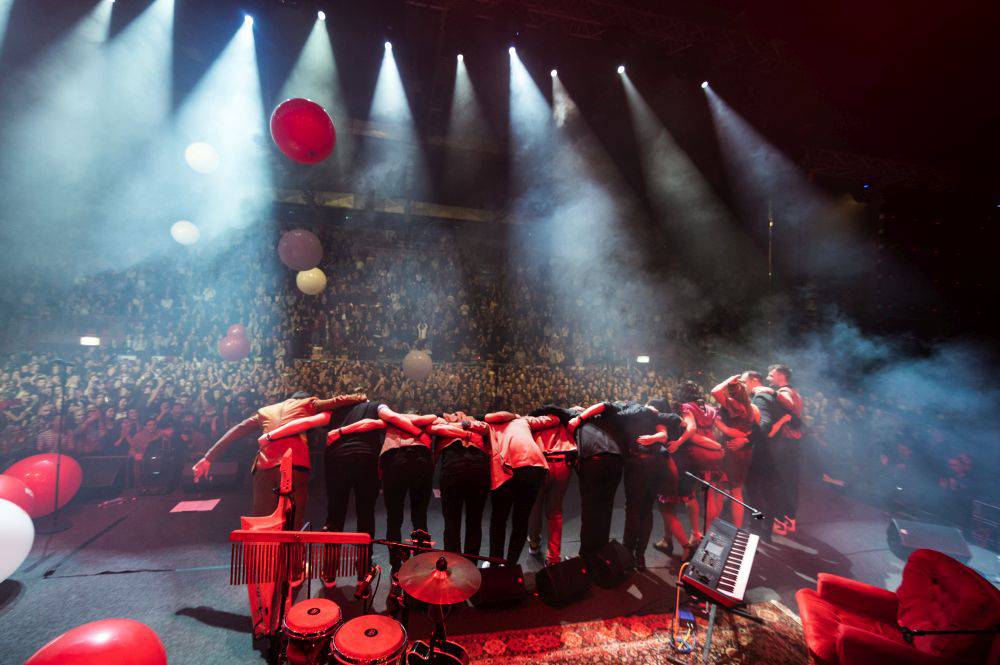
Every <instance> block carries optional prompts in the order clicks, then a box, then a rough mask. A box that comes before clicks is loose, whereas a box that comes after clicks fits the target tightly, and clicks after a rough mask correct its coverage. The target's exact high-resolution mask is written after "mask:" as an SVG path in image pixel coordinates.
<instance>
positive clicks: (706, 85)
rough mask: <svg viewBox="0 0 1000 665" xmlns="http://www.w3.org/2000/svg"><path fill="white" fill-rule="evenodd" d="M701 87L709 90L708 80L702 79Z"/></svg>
mask: <svg viewBox="0 0 1000 665" xmlns="http://www.w3.org/2000/svg"><path fill="white" fill-rule="evenodd" d="M701 89H702V90H707V89H708V81H702V82H701Z"/></svg>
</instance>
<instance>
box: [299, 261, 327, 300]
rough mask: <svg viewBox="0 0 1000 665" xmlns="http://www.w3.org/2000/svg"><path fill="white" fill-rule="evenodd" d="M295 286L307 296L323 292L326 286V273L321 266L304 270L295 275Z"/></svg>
mask: <svg viewBox="0 0 1000 665" xmlns="http://www.w3.org/2000/svg"><path fill="white" fill-rule="evenodd" d="M295 286H297V287H299V291H301V292H302V293H304V294H306V295H307V296H314V295H316V294H318V293H322V292H323V289H325V288H326V274H325V273H324V272H323V271H322V270H320V269H319V268H312V269H311V270H303V271H301V272H300V273H299V274H297V275H296V276H295Z"/></svg>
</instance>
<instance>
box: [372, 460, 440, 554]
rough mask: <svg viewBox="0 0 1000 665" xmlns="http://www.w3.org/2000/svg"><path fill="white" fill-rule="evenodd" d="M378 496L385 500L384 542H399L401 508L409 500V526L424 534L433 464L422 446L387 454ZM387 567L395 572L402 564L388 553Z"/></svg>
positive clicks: (401, 532)
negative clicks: (380, 491)
mask: <svg viewBox="0 0 1000 665" xmlns="http://www.w3.org/2000/svg"><path fill="white" fill-rule="evenodd" d="M380 466H381V468H382V494H383V496H384V497H385V512H386V523H385V538H386V540H393V541H396V542H399V541H401V540H402V539H403V505H404V504H405V503H406V497H407V495H409V497H410V523H411V524H412V525H413V528H414V529H421V530H423V531H427V506H428V505H430V502H431V493H432V488H431V486H432V484H433V480H434V460H433V457H432V455H431V449H430V448H428V447H426V446H404V447H402V448H395V449H393V450H388V451H386V453H385V454H384V455H382V459H381V461H380ZM389 560H390V563H391V564H392V569H393V570H396V569H397V568H399V566H400V564H401V563H402V562H401V561H400V560H399V558H398V557H397V556H395V554H394V552H393V551H392V550H390V557H389Z"/></svg>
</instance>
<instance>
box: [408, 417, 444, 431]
mask: <svg viewBox="0 0 1000 665" xmlns="http://www.w3.org/2000/svg"><path fill="white" fill-rule="evenodd" d="M437 419H438V417H437V416H435V415H434V414H433V413H428V414H426V415H422V416H409V421H410V422H411V423H412V424H414V425H416V426H417V427H420V428H421V429H422V428H424V427H427V426H428V425H430V424H431V423H433V422H434V421H435V420H437Z"/></svg>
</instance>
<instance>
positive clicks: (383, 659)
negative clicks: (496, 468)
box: [282, 551, 482, 665]
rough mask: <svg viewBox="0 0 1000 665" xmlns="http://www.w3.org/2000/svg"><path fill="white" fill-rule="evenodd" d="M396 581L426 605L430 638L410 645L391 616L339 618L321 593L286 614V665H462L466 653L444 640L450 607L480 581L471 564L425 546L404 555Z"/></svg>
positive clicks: (471, 591) (471, 593)
mask: <svg viewBox="0 0 1000 665" xmlns="http://www.w3.org/2000/svg"><path fill="white" fill-rule="evenodd" d="M397 579H398V583H399V586H400V587H401V588H402V590H403V591H404V592H405V593H406V595H407V596H409V597H411V598H413V599H414V600H416V601H419V602H420V603H424V604H426V606H427V614H428V616H429V617H430V619H431V621H433V623H434V632H433V634H432V636H431V638H430V640H429V641H426V642H425V641H423V640H418V641H416V642H414V643H413V644H412V645H411V644H409V642H408V639H407V634H406V628H404V626H403V624H402V623H400V622H399V621H397V620H396V619H395V618H393V617H390V616H384V615H381V614H366V615H363V616H359V617H356V618H354V619H351V620H349V621H346V622H344V621H342V618H341V611H340V607H338V606H337V604H336V603H334V602H333V601H331V600H327V599H325V598H310V599H307V600H303V601H301V602H299V603H296V604H295V605H293V606H292V608H291V609H290V610H289V611H288V613H287V614H286V615H285V619H284V623H283V625H282V633H283V634H284V638H285V649H284V658H285V662H287V663H289V664H290V665H328V664H330V663H337V664H342V665H424V664H426V665H441V664H445V665H467V663H468V662H469V658H468V654H467V653H466V652H465V649H463V648H462V647H461V646H460V645H458V644H456V643H454V642H449V641H448V639H447V635H446V633H445V626H444V624H445V619H446V618H447V615H448V611H449V609H450V608H451V607H452V606H454V605H455V604H457V603H464V602H465V601H466V600H468V599H469V598H471V597H472V596H473V594H475V593H476V591H478V590H479V586H480V585H481V584H482V577H481V576H480V574H479V570H478V569H477V568H476V566H475V564H473V563H472V562H471V561H469V560H468V559H467V558H465V557H463V556H461V555H458V554H453V553H451V552H443V551H430V552H424V553H423V554H418V555H416V556H414V557H412V558H410V559H408V560H407V561H406V562H405V563H404V564H403V565H402V568H400V570H399V573H398V576H397Z"/></svg>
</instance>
